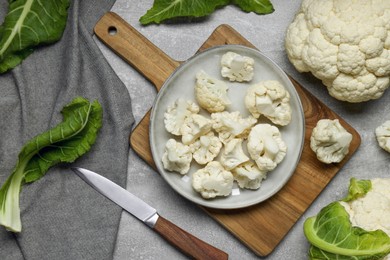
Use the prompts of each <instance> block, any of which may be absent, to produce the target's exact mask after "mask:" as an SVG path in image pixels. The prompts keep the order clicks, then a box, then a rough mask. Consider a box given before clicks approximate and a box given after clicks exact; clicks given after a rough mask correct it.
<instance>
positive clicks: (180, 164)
mask: <svg viewBox="0 0 390 260" xmlns="http://www.w3.org/2000/svg"><path fill="white" fill-rule="evenodd" d="M191 161H192V153H191V149H190V147H189V146H188V145H184V144H182V143H180V142H177V141H176V140H175V139H169V140H168V141H167V143H166V144H165V151H164V154H163V156H162V163H163V166H164V169H166V170H168V171H173V172H178V173H180V174H182V175H184V174H186V173H187V172H188V171H189V170H190V167H191Z"/></svg>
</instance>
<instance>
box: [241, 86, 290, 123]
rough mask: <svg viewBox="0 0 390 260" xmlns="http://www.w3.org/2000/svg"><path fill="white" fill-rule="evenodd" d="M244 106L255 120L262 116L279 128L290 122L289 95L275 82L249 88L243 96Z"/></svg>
mask: <svg viewBox="0 0 390 260" xmlns="http://www.w3.org/2000/svg"><path fill="white" fill-rule="evenodd" d="M245 106H246V108H247V109H248V110H249V112H250V113H251V114H252V115H253V116H254V117H255V118H259V117H260V116H261V115H263V116H265V117H266V118H268V119H269V120H271V121H272V122H273V123H274V124H277V125H281V126H285V125H288V124H289V123H290V122H291V106H290V94H289V93H288V91H287V90H286V89H285V88H284V87H283V85H282V84H281V83H280V82H279V81H277V80H266V81H261V82H259V83H257V84H254V85H252V86H250V87H249V88H248V89H247V93H246V95H245Z"/></svg>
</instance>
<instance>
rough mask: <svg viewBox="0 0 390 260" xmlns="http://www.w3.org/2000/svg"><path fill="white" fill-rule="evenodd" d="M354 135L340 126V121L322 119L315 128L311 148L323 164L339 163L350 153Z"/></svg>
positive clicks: (311, 138)
mask: <svg viewBox="0 0 390 260" xmlns="http://www.w3.org/2000/svg"><path fill="white" fill-rule="evenodd" d="M351 141H352V134H350V133H348V132H347V130H345V128H344V127H343V126H342V125H341V124H340V122H339V120H338V119H334V120H331V119H321V120H319V121H318V122H317V125H316V127H314V128H313V131H312V133H311V137H310V148H311V149H312V150H313V151H314V152H315V153H316V156H317V158H318V160H320V161H321V162H323V163H327V164H330V163H339V162H341V161H342V160H343V159H344V157H345V156H346V155H347V154H348V152H349V145H350V144H351Z"/></svg>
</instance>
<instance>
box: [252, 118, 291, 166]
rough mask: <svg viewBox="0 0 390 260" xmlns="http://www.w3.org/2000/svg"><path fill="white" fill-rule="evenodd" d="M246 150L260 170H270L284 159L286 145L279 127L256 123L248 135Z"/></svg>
mask: <svg viewBox="0 0 390 260" xmlns="http://www.w3.org/2000/svg"><path fill="white" fill-rule="evenodd" d="M247 147H248V152H249V155H250V157H251V158H252V159H253V160H254V161H255V162H256V164H257V166H258V167H259V169H260V170H261V171H266V172H268V171H272V170H273V169H275V167H276V166H277V165H278V164H279V163H280V162H281V161H282V160H283V159H284V157H285V156H286V153H287V146H286V144H285V142H284V141H283V139H282V135H281V133H280V131H279V129H278V128H277V127H275V126H273V125H270V124H257V125H256V126H254V127H253V128H252V130H251V132H250V133H249V136H248V143H247Z"/></svg>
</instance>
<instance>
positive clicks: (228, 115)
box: [211, 111, 257, 144]
mask: <svg viewBox="0 0 390 260" xmlns="http://www.w3.org/2000/svg"><path fill="white" fill-rule="evenodd" d="M211 119H212V120H213V129H214V130H215V131H216V132H217V133H218V137H219V139H220V140H221V141H222V142H223V143H224V144H226V143H227V142H229V141H230V140H232V139H234V138H236V137H237V138H246V137H247V135H248V133H249V131H250V129H251V128H252V126H254V125H255V124H256V122H257V120H256V119H255V118H254V117H252V116H249V117H247V118H242V116H241V114H240V112H239V111H234V112H228V111H223V112H218V113H212V114H211Z"/></svg>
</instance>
